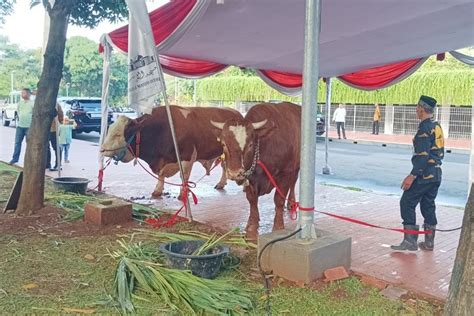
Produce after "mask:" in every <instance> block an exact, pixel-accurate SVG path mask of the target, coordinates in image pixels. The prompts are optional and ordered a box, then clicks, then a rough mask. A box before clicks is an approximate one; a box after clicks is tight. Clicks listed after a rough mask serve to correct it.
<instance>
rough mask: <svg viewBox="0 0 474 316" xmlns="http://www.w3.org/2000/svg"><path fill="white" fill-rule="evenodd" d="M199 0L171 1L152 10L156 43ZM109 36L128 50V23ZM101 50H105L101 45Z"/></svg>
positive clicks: (184, 16)
mask: <svg viewBox="0 0 474 316" xmlns="http://www.w3.org/2000/svg"><path fill="white" fill-rule="evenodd" d="M196 1H197V0H180V1H170V2H168V3H167V4H165V5H164V6H162V7H160V8H158V9H156V10H154V11H152V12H151V13H150V14H149V15H150V23H151V29H152V30H153V35H154V37H155V44H156V45H158V44H160V43H161V42H162V41H163V40H165V39H166V38H167V37H168V36H170V34H171V33H172V32H173V31H174V30H175V29H176V28H177V27H178V25H179V24H180V23H181V22H182V21H183V19H184V18H186V17H187V16H188V14H189V12H190V11H191V9H192V8H193V7H194V5H195V4H196ZM109 37H110V39H111V40H112V42H113V43H114V45H115V46H117V47H118V48H119V49H121V50H122V51H124V52H128V25H125V26H122V27H121V28H118V29H116V30H115V31H113V32H110V33H109ZM99 52H100V53H102V52H103V47H102V45H100V47H99Z"/></svg>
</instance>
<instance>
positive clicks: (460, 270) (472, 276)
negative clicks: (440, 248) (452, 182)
mask: <svg viewBox="0 0 474 316" xmlns="http://www.w3.org/2000/svg"><path fill="white" fill-rule="evenodd" d="M473 223H474V185H472V186H471V193H470V194H469V198H468V200H467V205H466V209H465V210H464V219H463V221H462V230H461V237H460V238H459V246H458V250H457V252H456V260H455V261H454V268H453V272H452V275H451V282H450V284H449V294H448V301H447V303H446V306H445V309H444V315H446V316H451V315H456V316H457V315H460V316H462V315H472V313H473V311H474V304H473V303H472V299H473V297H474V263H473V261H474V258H473V256H472V249H473V248H474V240H473V234H474V225H473Z"/></svg>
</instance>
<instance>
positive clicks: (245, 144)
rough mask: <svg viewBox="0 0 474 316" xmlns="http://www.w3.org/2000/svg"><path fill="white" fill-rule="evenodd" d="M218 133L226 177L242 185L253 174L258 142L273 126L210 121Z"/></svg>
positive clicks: (263, 121) (242, 122)
mask: <svg viewBox="0 0 474 316" xmlns="http://www.w3.org/2000/svg"><path fill="white" fill-rule="evenodd" d="M211 124H212V125H213V126H214V127H216V128H217V129H218V131H219V134H218V135H219V136H218V140H219V141H220V142H221V144H222V146H223V149H224V155H225V161H226V170H227V177H228V178H229V179H231V180H234V181H235V182H237V184H239V185H240V184H243V183H244V182H245V180H246V179H247V178H248V176H249V175H250V174H249V173H251V172H253V170H251V169H252V165H254V166H253V168H255V163H256V159H257V151H258V148H257V147H258V142H259V139H260V138H262V137H264V136H265V135H266V134H267V133H268V132H269V131H270V130H271V129H272V127H273V126H270V125H271V124H269V123H267V120H266V119H265V120H262V121H260V122H250V121H249V120H246V119H239V120H228V121H226V122H225V123H219V122H214V121H211Z"/></svg>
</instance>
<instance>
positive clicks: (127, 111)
mask: <svg viewBox="0 0 474 316" xmlns="http://www.w3.org/2000/svg"><path fill="white" fill-rule="evenodd" d="M112 112H113V120H114V121H116V120H117V117H118V116H120V115H125V116H126V117H128V118H131V119H136V118H137V112H136V111H135V110H134V109H132V108H128V107H122V106H117V107H113V108H112Z"/></svg>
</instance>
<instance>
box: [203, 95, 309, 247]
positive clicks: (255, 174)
mask: <svg viewBox="0 0 474 316" xmlns="http://www.w3.org/2000/svg"><path fill="white" fill-rule="evenodd" d="M300 121H301V107H300V106H298V105H296V104H292V103H280V104H271V103H262V104H257V105H255V106H253V107H252V108H251V109H250V110H249V111H248V112H247V114H246V116H245V118H239V119H231V120H228V121H225V122H223V121H220V122H215V121H213V122H212V124H213V125H214V126H215V127H216V128H218V129H219V130H220V136H219V138H220V140H221V143H222V145H223V147H224V155H225V160H226V168H227V178H228V179H231V180H234V181H236V182H237V184H239V185H244V190H245V193H246V195H247V200H248V202H249V204H250V216H249V219H248V222H247V227H246V234H247V236H248V237H251V238H255V237H256V236H257V234H258V226H259V221H260V216H259V212H258V197H259V196H261V195H264V194H268V193H270V192H271V191H272V190H273V189H274V187H273V185H272V184H271V182H270V181H269V179H268V177H267V176H266V175H265V173H264V171H263V170H262V168H261V167H260V166H258V165H257V164H256V162H257V160H260V161H261V162H263V163H264V164H265V165H266V167H267V168H268V170H269V171H270V173H271V174H272V175H273V177H274V179H275V180H276V183H277V184H278V185H279V187H280V189H281V190H282V191H283V194H284V195H285V196H287V195H288V192H290V199H292V200H293V201H294V188H295V184H296V181H297V179H298V172H299V169H300ZM274 202H275V218H274V222H273V230H279V229H283V228H284V221H283V208H284V205H285V199H284V198H283V197H281V196H280V195H279V194H278V193H277V192H275V197H274Z"/></svg>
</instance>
